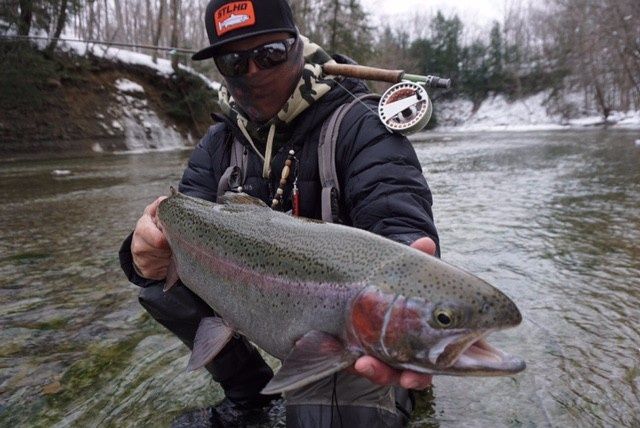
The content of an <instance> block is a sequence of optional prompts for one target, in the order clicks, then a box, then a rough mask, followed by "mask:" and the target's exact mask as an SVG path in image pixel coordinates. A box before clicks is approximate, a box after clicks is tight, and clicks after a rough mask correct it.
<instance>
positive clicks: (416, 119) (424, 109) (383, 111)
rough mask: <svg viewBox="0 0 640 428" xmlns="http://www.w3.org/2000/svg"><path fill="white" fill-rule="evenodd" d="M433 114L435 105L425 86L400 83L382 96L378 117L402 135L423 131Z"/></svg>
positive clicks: (390, 129)
mask: <svg viewBox="0 0 640 428" xmlns="http://www.w3.org/2000/svg"><path fill="white" fill-rule="evenodd" d="M432 113H433V105H432V104H431V100H430V99H429V94H427V90H426V89H425V88H424V86H423V85H421V84H419V83H414V82H407V81H405V82H400V83H397V84H395V85H393V86H392V87H390V88H389V89H387V91H386V92H385V93H384V94H383V95H382V98H381V99H380V103H379V104H378V115H379V116H380V120H382V123H384V126H386V128H387V129H388V130H389V131H391V132H397V133H399V134H402V135H408V134H412V133H414V132H418V131H421V130H422V129H424V127H425V126H427V123H429V120H430V119H431V114H432Z"/></svg>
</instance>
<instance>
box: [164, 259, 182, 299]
mask: <svg viewBox="0 0 640 428" xmlns="http://www.w3.org/2000/svg"><path fill="white" fill-rule="evenodd" d="M178 281H180V278H179V277H178V268H177V266H176V262H175V260H174V258H173V257H171V262H169V267H168V268H167V278H166V279H165V280H164V288H163V289H162V290H163V291H165V292H167V291H169V290H171V289H172V288H173V286H174V285H176V284H177V283H178Z"/></svg>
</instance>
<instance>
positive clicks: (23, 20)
mask: <svg viewBox="0 0 640 428" xmlns="http://www.w3.org/2000/svg"><path fill="white" fill-rule="evenodd" d="M32 16H33V1H32V0H20V20H19V21H18V35H20V36H28V35H29V31H30V30H31V18H32Z"/></svg>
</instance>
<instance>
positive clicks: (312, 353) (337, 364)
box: [261, 331, 358, 395]
mask: <svg viewBox="0 0 640 428" xmlns="http://www.w3.org/2000/svg"><path fill="white" fill-rule="evenodd" d="M357 357H358V356H357V355H354V354H353V353H351V352H349V351H348V350H347V349H346V348H345V347H344V345H343V344H342V343H341V342H340V341H339V340H337V339H336V338H334V337H333V336H331V335H329V334H326V333H323V332H320V331H310V332H309V333H307V334H305V335H304V336H302V338H301V339H300V340H298V341H297V342H296V344H295V346H294V347H293V349H292V350H291V352H289V355H288V356H287V358H285V360H284V361H283V362H282V367H281V368H280V370H279V371H278V373H277V374H276V375H275V376H274V377H273V379H271V381H270V382H269V383H268V384H267V386H265V387H264V389H263V390H262V392H261V393H262V394H265V395H270V394H277V393H281V392H287V391H291V390H294V389H298V388H301V387H303V386H305V385H308V384H310V383H312V382H315V381H317V380H320V379H322V378H324V377H327V376H329V375H331V374H333V373H336V372H339V371H340V370H343V369H345V368H347V367H349V366H350V365H351V364H353V363H354V362H355V360H356V359H357Z"/></svg>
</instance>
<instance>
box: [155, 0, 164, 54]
mask: <svg viewBox="0 0 640 428" xmlns="http://www.w3.org/2000/svg"><path fill="white" fill-rule="evenodd" d="M164 3H165V0H160V10H159V11H158V27H157V30H156V34H155V36H154V38H153V46H158V45H159V44H160V37H161V36H162V20H163V19H164ZM153 62H154V63H157V62H158V50H157V49H155V50H154V51H153Z"/></svg>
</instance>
